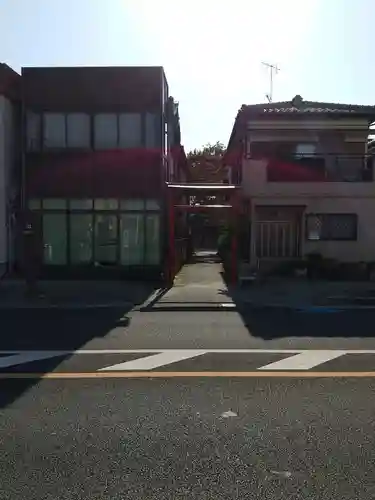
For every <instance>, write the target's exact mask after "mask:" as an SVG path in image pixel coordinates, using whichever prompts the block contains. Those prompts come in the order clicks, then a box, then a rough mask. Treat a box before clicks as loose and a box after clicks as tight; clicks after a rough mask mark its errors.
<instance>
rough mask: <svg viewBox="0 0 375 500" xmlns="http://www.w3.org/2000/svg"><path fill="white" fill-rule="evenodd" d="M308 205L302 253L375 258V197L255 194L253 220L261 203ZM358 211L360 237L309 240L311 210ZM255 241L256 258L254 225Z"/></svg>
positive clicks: (344, 258)
mask: <svg viewBox="0 0 375 500" xmlns="http://www.w3.org/2000/svg"><path fill="white" fill-rule="evenodd" d="M271 205H274V206H279V207H280V206H287V207H292V206H305V209H304V211H303V214H302V220H301V231H302V233H301V240H300V243H301V254H302V255H306V254H309V253H312V252H318V253H320V254H321V255H323V257H326V258H331V259H338V260H340V261H342V262H360V261H364V262H374V261H375V223H374V218H375V216H374V214H375V197H374V196H372V197H364V198H350V197H335V198H332V197H324V196H305V197H300V196H295V197H292V196H291V197H282V198H277V197H274V196H271V197H267V196H260V197H256V196H255V197H253V198H251V213H252V214H253V216H252V221H255V220H256V207H257V206H258V207H259V206H271ZM313 213H318V214H319V213H323V214H340V213H343V214H345V213H346V214H347V213H352V214H356V215H357V217H358V220H357V222H358V226H357V230H358V232H357V240H355V241H337V240H336V241H319V240H318V241H307V239H306V234H305V216H306V215H307V214H313ZM251 240H252V242H253V244H252V246H251V260H252V262H255V259H256V255H255V232H254V225H253V227H252V238H251Z"/></svg>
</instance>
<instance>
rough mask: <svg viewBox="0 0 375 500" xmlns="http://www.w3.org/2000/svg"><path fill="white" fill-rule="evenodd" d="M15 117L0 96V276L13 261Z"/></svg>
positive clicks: (8, 104)
mask: <svg viewBox="0 0 375 500" xmlns="http://www.w3.org/2000/svg"><path fill="white" fill-rule="evenodd" d="M15 126H16V121H15V115H14V109H13V106H12V104H11V102H10V101H9V100H8V99H6V98H5V97H3V96H0V276H1V275H2V274H3V273H4V272H5V271H6V270H7V268H8V265H9V264H11V262H12V261H13V258H14V255H13V245H12V241H13V236H12V234H11V233H10V230H9V229H8V228H9V213H8V208H7V206H8V200H9V197H10V195H11V192H12V188H13V186H12V180H13V175H12V174H13V172H12V167H13V165H14V160H15V157H14V154H15V148H14V145H15V142H14V141H15Z"/></svg>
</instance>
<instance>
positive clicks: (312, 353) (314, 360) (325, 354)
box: [258, 350, 347, 370]
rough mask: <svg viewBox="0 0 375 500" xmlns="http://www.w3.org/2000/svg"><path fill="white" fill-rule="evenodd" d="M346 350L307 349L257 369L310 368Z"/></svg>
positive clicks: (336, 356)
mask: <svg viewBox="0 0 375 500" xmlns="http://www.w3.org/2000/svg"><path fill="white" fill-rule="evenodd" d="M346 353H347V351H337V350H330V351H316V350H309V351H304V352H300V353H299V354H295V355H294V356H290V357H289V358H286V359H282V360H280V361H276V362H274V363H270V364H268V365H265V366H261V367H260V368H258V370H310V368H314V366H318V365H321V364H323V363H326V362H327V361H330V360H332V359H336V358H339V357H340V356H343V355H344V354H346Z"/></svg>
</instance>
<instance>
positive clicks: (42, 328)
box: [0, 286, 155, 407]
mask: <svg viewBox="0 0 375 500" xmlns="http://www.w3.org/2000/svg"><path fill="white" fill-rule="evenodd" d="M154 291H155V287H154V286H150V288H146V287H145V290H144V295H143V296H142V295H140V296H139V297H138V300H137V303H134V304H133V305H132V306H131V305H128V306H125V305H124V306H122V307H121V306H117V307H108V308H92V309H91V308H90V309H70V310H69V309H36V308H35V309H31V308H30V309H18V310H17V309H13V310H12V309H6V310H1V311H0V377H1V374H2V373H3V374H4V373H10V372H11V373H21V372H22V373H25V372H28V373H35V374H38V376H37V377H35V378H22V379H6V378H4V379H3V380H1V379H0V386H1V391H0V407H6V406H7V405H9V404H11V403H12V402H14V401H15V400H16V399H17V398H18V397H20V396H21V395H22V394H23V393H24V392H25V391H27V390H28V389H29V388H30V387H31V386H33V385H34V384H36V383H37V382H38V380H39V379H40V378H41V377H42V376H43V374H45V373H48V372H51V371H54V370H55V369H56V368H57V367H58V366H59V364H60V363H62V362H63V361H64V360H66V359H68V358H69V357H71V355H72V353H71V352H70V353H68V354H67V353H64V354H62V355H59V356H57V357H50V358H48V359H44V360H43V362H41V361H31V362H28V363H21V364H19V365H14V366H8V367H6V366H1V365H4V359H5V358H7V357H9V356H13V355H17V351H76V350H78V349H82V348H84V346H85V344H87V343H88V342H90V341H91V340H93V339H95V338H104V337H105V336H106V335H108V334H109V333H110V332H111V330H113V329H114V328H117V327H121V328H126V327H127V326H129V324H130V318H129V316H128V313H129V312H130V311H131V310H132V309H133V308H134V307H136V306H137V305H138V306H139V305H140V304H143V303H144V302H145V301H146V300H147V299H149V297H150V295H151V294H152V293H153V292H154ZM5 351H13V352H14V354H11V353H9V352H5ZM41 367H42V369H41Z"/></svg>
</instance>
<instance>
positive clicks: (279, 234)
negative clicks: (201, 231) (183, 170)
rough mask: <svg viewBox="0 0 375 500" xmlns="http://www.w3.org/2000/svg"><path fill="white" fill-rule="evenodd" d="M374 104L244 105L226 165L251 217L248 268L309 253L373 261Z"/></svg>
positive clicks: (295, 101) (300, 102)
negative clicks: (370, 145)
mask: <svg viewBox="0 0 375 500" xmlns="http://www.w3.org/2000/svg"><path fill="white" fill-rule="evenodd" d="M373 121H375V106H354V105H345V104H333V103H322V102H307V101H303V99H302V98H301V97H300V96H296V97H295V98H294V99H293V100H292V101H291V102H276V103H271V104H255V105H248V106H246V105H244V106H242V108H241V109H240V111H239V112H238V115H237V118H236V120H235V124H234V127H233V131H232V134H231V137H230V141H229V145H228V152H227V157H226V163H227V165H228V167H229V170H230V171H231V176H232V182H234V183H238V184H240V185H241V188H242V196H243V198H244V201H245V203H247V204H248V213H249V214H250V215H249V217H250V223H249V235H250V238H249V239H250V248H249V252H248V258H249V261H250V262H251V264H254V265H255V264H259V263H264V264H266V263H267V262H268V263H269V264H270V265H272V263H275V262H278V261H281V260H285V259H295V258H297V259H298V258H300V257H303V256H306V255H307V254H311V253H315V254H316V253H318V254H320V255H322V256H323V257H325V258H331V259H337V260H338V261H341V262H373V261H375V183H374V174H373V158H372V156H371V155H369V154H368V151H367V142H368V136H369V127H370V124H371V123H372V122H373Z"/></svg>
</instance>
